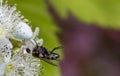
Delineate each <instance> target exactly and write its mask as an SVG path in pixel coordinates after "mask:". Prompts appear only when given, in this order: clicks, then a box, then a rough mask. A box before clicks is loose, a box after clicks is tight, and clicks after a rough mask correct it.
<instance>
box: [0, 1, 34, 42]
mask: <svg viewBox="0 0 120 76" xmlns="http://www.w3.org/2000/svg"><path fill="white" fill-rule="evenodd" d="M0 28H2V29H3V31H4V35H5V36H7V37H11V38H14V39H16V40H20V41H22V40H24V39H29V38H31V36H32V30H31V29H30V27H29V26H28V24H27V22H26V19H24V17H23V16H21V15H20V12H18V11H16V6H15V5H14V6H9V5H8V4H7V3H6V4H3V5H1V6H0Z"/></svg>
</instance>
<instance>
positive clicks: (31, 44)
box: [20, 27, 43, 54]
mask: <svg viewBox="0 0 120 76" xmlns="http://www.w3.org/2000/svg"><path fill="white" fill-rule="evenodd" d="M38 33H39V28H38V27H36V29H35V32H34V33H33V35H32V37H31V38H30V39H27V40H23V41H22V45H21V48H20V51H21V52H24V50H26V49H27V48H29V49H30V51H31V54H32V50H33V49H34V48H35V47H36V45H37V44H39V45H40V46H41V45H42V43H43V39H38V40H35V39H36V37H37V35H38Z"/></svg>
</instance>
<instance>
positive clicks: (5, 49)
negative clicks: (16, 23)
mask: <svg viewBox="0 0 120 76" xmlns="http://www.w3.org/2000/svg"><path fill="white" fill-rule="evenodd" d="M12 47H13V46H12V44H11V42H10V41H9V40H8V39H7V38H5V37H0V53H1V54H2V56H3V58H4V61H5V62H9V60H10V57H11V48H12Z"/></svg>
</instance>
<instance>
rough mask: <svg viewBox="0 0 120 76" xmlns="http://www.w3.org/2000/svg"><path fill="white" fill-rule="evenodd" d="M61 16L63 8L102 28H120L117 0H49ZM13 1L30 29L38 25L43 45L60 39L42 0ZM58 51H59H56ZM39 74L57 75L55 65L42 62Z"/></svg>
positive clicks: (55, 44)
mask: <svg viewBox="0 0 120 76" xmlns="http://www.w3.org/2000/svg"><path fill="white" fill-rule="evenodd" d="M49 1H50V2H51V4H52V5H53V7H54V8H55V10H56V11H57V13H58V14H59V16H60V17H61V18H67V15H68V14H67V12H68V11H69V12H70V13H72V14H73V15H74V16H75V17H76V18H77V19H79V20H80V21H83V22H85V23H93V24H94V23H95V24H98V26H100V27H102V28H112V29H120V9H119V7H120V1H119V0H49ZM8 2H9V3H10V4H16V5H17V9H18V10H20V11H21V14H22V15H23V16H25V18H27V19H28V20H29V21H30V25H32V29H33V31H34V28H35V27H36V26H39V27H40V33H39V37H40V38H43V39H44V43H43V45H44V46H45V47H47V48H48V49H49V50H51V49H52V48H53V47H56V46H59V45H60V43H59V41H58V39H57V36H56V35H55V32H56V31H59V28H58V27H57V26H56V24H55V23H54V22H53V20H52V17H51V15H50V14H49V12H48V10H47V7H46V4H45V2H44V0H8ZM58 52H59V51H58ZM41 71H42V72H43V74H42V75H41V76H51V75H52V76H60V72H59V68H57V67H53V66H52V65H49V64H47V63H45V62H43V68H42V69H41Z"/></svg>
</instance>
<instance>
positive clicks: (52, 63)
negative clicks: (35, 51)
mask: <svg viewBox="0 0 120 76" xmlns="http://www.w3.org/2000/svg"><path fill="white" fill-rule="evenodd" d="M40 59H41V60H43V61H45V62H47V63H49V64H51V65H53V66H58V64H56V63H54V62H52V61H51V60H48V59H46V58H40Z"/></svg>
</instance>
